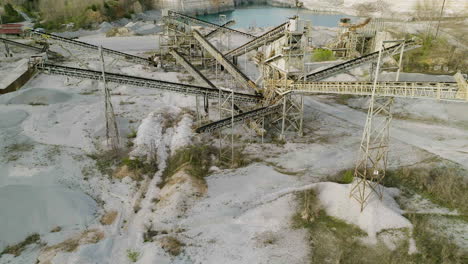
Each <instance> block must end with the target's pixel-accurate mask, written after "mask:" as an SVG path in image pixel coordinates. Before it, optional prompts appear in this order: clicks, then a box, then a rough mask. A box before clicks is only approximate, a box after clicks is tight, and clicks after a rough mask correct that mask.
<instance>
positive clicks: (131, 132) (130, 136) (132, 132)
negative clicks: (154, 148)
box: [127, 129, 137, 138]
mask: <svg viewBox="0 0 468 264" xmlns="http://www.w3.org/2000/svg"><path fill="white" fill-rule="evenodd" d="M136 136H137V131H136V130H135V129H132V131H130V134H128V135H127V138H136Z"/></svg>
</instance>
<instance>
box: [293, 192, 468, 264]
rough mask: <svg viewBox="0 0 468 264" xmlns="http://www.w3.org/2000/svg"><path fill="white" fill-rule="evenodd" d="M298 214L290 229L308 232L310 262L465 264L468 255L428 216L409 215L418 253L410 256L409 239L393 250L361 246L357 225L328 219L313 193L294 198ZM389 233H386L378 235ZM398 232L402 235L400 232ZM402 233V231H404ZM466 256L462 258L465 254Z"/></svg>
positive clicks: (379, 245)
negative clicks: (436, 229)
mask: <svg viewBox="0 0 468 264" xmlns="http://www.w3.org/2000/svg"><path fill="white" fill-rule="evenodd" d="M297 198H298V202H299V203H298V204H299V207H298V212H297V213H296V214H295V215H294V216H293V219H292V225H293V228H302V229H305V230H307V231H308V232H309V239H310V240H309V241H310V247H311V254H310V263H343V264H346V263H350V264H351V263H360V264H361V263H363V264H367V263H369V264H373V263H389V264H390V263H431V264H436V263H464V262H463V261H464V260H466V257H467V255H466V254H465V253H463V251H462V250H461V249H460V248H459V247H457V246H456V245H455V244H454V243H452V242H451V241H449V240H448V239H447V238H445V237H443V236H441V235H440V234H439V233H436V232H434V231H433V230H435V228H434V226H431V224H430V223H429V222H428V221H427V218H426V217H427V216H422V215H409V216H407V217H408V219H409V220H410V221H411V223H412V224H413V226H414V229H413V232H412V233H413V238H414V240H415V241H416V247H417V249H418V252H417V253H414V254H409V253H408V250H409V240H406V239H401V240H399V242H398V243H396V244H395V246H396V248H395V249H394V250H391V249H389V248H388V247H387V246H386V245H385V244H384V243H383V242H381V241H379V242H378V243H377V244H376V245H368V244H363V243H362V242H361V241H360V239H362V238H365V237H366V236H367V234H366V233H365V232H364V231H362V230H361V229H359V228H358V227H357V226H354V225H350V224H348V223H345V222H343V221H342V220H339V219H336V218H334V217H331V216H328V215H327V214H326V212H325V211H324V210H323V209H321V208H320V204H319V201H318V199H317V198H316V196H315V194H314V192H313V191H310V190H309V191H305V192H302V193H299V194H298V195H297ZM389 232H390V233H391V232H392V230H386V231H383V232H380V233H379V237H380V236H381V235H383V234H384V233H389ZM400 233H401V232H400ZM403 234H405V232H403ZM464 254H465V255H464Z"/></svg>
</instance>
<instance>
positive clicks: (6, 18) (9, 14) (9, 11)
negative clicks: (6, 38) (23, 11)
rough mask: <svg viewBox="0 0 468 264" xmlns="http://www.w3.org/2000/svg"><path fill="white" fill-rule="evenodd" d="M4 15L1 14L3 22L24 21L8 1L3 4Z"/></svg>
mask: <svg viewBox="0 0 468 264" xmlns="http://www.w3.org/2000/svg"><path fill="white" fill-rule="evenodd" d="M3 10H4V15H3V16H2V22H3V23H14V22H20V21H24V19H23V17H22V16H21V15H20V14H19V13H18V12H17V11H16V10H15V9H14V8H13V6H12V5H11V4H10V3H8V4H5V5H4V6H3Z"/></svg>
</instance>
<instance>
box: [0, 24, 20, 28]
mask: <svg viewBox="0 0 468 264" xmlns="http://www.w3.org/2000/svg"><path fill="white" fill-rule="evenodd" d="M21 27H23V25H22V24H2V25H0V28H21Z"/></svg>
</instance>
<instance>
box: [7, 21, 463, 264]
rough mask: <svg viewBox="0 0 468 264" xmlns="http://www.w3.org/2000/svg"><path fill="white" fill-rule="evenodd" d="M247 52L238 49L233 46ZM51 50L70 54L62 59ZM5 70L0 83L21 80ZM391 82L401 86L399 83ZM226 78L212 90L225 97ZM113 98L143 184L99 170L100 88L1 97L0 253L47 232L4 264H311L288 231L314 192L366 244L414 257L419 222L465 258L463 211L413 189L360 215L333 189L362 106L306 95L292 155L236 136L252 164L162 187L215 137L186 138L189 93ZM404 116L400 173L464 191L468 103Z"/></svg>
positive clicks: (320, 34) (343, 190)
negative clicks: (445, 180) (150, 161)
mask: <svg viewBox="0 0 468 264" xmlns="http://www.w3.org/2000/svg"><path fill="white" fill-rule="evenodd" d="M263 30H264V29H263ZM261 31H262V30H258V32H256V33H257V34H259V33H260V32H261ZM334 32H336V31H335V30H334V29H329V28H317V29H316V33H315V34H316V37H315V38H314V39H320V41H326V40H327V39H330V38H331V37H333V36H334V34H335V33H334ZM80 40H82V41H85V42H89V43H93V44H96V43H100V44H102V45H103V46H104V47H108V48H111V49H116V50H119V51H123V52H128V53H132V54H137V55H141V56H145V55H146V54H147V53H148V52H150V51H154V50H156V49H157V43H158V41H157V36H154V35H149V36H127V37H115V38H106V37H105V36H104V33H102V32H94V33H93V34H87V36H84V37H82V38H81V39H80ZM245 41H246V40H245V39H242V38H241V37H233V43H234V44H233V45H240V44H242V43H243V42H245ZM215 43H216V41H215ZM53 50H55V51H57V52H61V53H62V54H64V55H67V56H68V53H67V51H65V50H64V49H63V48H61V47H56V46H54V47H53ZM29 55H30V54H27V53H23V54H22V55H20V56H16V57H15V58H21V57H25V58H27V57H28V56H29ZM4 62H6V61H2V63H1V64H0V65H1V66H0V67H1V68H0V71H1V72H2V73H4V72H6V71H7V70H8V69H9V68H11V65H10V64H9V63H4ZM10 63H14V61H13V62H10ZM62 64H63V65H68V66H73V67H82V68H89V69H95V70H99V69H100V65H99V61H98V57H97V54H90V53H88V52H82V51H76V50H73V57H71V58H69V59H68V60H66V61H64V62H63V63H62ZM106 64H107V65H106V68H107V70H108V71H111V72H118V73H124V74H128V75H135V76H142V77H149V78H154V79H159V80H166V81H173V82H180V80H181V79H184V78H183V77H186V74H183V73H180V72H164V71H162V70H160V69H156V68H153V67H149V66H143V65H135V64H131V63H127V62H124V61H116V60H113V59H110V58H109V59H106ZM239 65H240V66H241V68H242V69H243V70H244V72H247V73H248V74H249V77H251V78H252V79H255V77H258V73H257V72H256V71H255V70H252V69H253V65H252V63H251V62H250V61H248V62H247V63H245V58H244V57H241V58H240V60H239ZM245 67H247V70H245V69H244V68H245ZM365 72H366V67H363V68H362V69H356V70H354V71H352V72H351V73H349V74H341V75H338V76H335V77H333V80H344V81H347V80H360V79H362V78H364V76H365V75H366V74H365ZM179 77H182V78H179ZM211 77H213V76H211ZM382 78H383V79H385V78H388V79H392V78H393V73H383V75H382ZM222 79H223V76H220V78H219V80H217V81H215V84H218V85H225V84H224V83H223V82H222ZM415 79H416V80H434V81H436V80H441V81H444V80H445V81H447V80H448V81H451V80H453V79H452V77H451V76H429V75H424V74H403V75H402V80H415ZM110 88H111V90H112V103H113V105H114V109H115V113H116V117H117V123H118V127H119V129H120V133H121V137H122V140H123V141H124V142H123V144H124V145H126V146H127V147H128V149H129V151H131V152H130V154H129V155H130V156H134V157H139V156H141V155H142V154H145V153H147V152H148V151H150V150H151V151H154V154H155V156H156V157H157V158H156V160H157V163H158V164H157V166H158V170H156V171H154V172H152V173H150V174H149V173H147V174H145V175H142V176H141V177H136V178H135V179H134V178H133V177H125V176H127V175H128V176H132V173H131V172H123V176H124V177H119V176H116V173H115V172H113V171H112V169H114V170H117V169H121V166H120V164H118V165H117V166H114V167H112V168H111V170H110V172H109V171H106V170H102V167H103V166H100V165H102V163H100V161H101V159H104V158H103V156H105V153H106V152H105V149H106V144H105V121H104V120H105V119H104V112H103V95H102V87H101V85H100V84H99V83H98V82H96V81H89V80H79V79H73V78H71V79H69V78H65V77H62V76H50V75H46V74H39V75H37V76H36V77H35V78H34V79H32V80H31V81H30V82H28V83H27V84H26V85H25V87H23V88H22V89H21V90H19V91H17V92H14V93H10V94H6V95H2V96H0V138H1V139H2V140H0V150H1V152H0V153H1V155H0V208H2V209H1V214H0V223H1V224H0V234H1V235H0V251H2V250H4V249H5V248H6V247H7V245H15V244H18V243H21V242H22V241H24V240H25V238H26V237H28V236H29V235H31V234H34V233H38V234H39V235H40V241H36V240H35V241H34V242H33V243H29V244H27V245H25V246H24V248H23V251H22V252H20V254H19V255H18V256H15V255H14V254H3V255H1V256H0V263H36V260H39V262H38V263H132V262H135V263H158V264H160V263H161V264H162V263H213V264H214V263H308V262H310V259H311V256H313V255H314V254H315V253H316V251H315V249H314V247H311V242H310V241H311V239H312V238H311V236H313V234H310V233H309V232H308V231H307V230H308V229H307V227H306V226H300V227H297V226H295V223H296V222H297V221H295V220H294V219H295V216H297V214H298V212H301V211H302V207H303V204H302V203H303V202H302V200H301V199H300V198H298V197H300V196H298V194H300V193H302V191H304V190H314V192H315V194H316V195H317V199H318V200H319V201H320V204H321V208H322V210H324V211H325V212H326V213H327V215H330V216H333V217H335V218H336V219H341V220H342V221H344V222H346V223H347V224H352V225H354V226H357V227H359V228H360V229H361V230H362V232H364V235H362V236H361V237H359V238H356V240H359V241H360V243H363V244H366V245H371V246H376V245H381V244H383V245H384V246H385V247H386V248H388V249H389V250H395V248H397V247H398V246H397V245H399V241H400V240H401V241H406V242H407V243H408V245H407V247H406V251H407V252H409V253H415V252H417V251H418V244H417V243H415V242H414V238H413V237H414V236H415V235H413V234H411V230H413V224H412V222H411V221H410V220H408V219H409V218H408V217H407V215H406V214H407V213H412V214H416V215H418V214H420V215H426V216H427V215H428V216H429V219H430V221H433V222H434V223H433V224H434V226H435V227H437V228H438V229H437V230H438V231H436V232H438V235H439V236H442V237H445V238H448V239H451V241H452V242H454V243H455V244H456V245H457V246H458V247H460V248H463V249H464V250H465V252H466V250H467V248H468V244H467V241H468V234H467V230H468V224H467V221H466V215H464V214H465V213H466V212H461V211H460V209H459V208H451V207H449V206H446V205H441V204H438V203H437V202H434V201H437V199H435V200H434V199H431V197H428V196H424V195H420V194H418V193H417V192H416V193H411V195H405V196H400V197H399V196H398V193H399V191H398V189H396V188H388V189H386V190H385V195H384V199H383V200H382V201H380V200H379V199H376V198H375V197H374V198H372V199H371V203H370V204H369V208H368V210H367V211H365V212H366V213H364V214H359V213H356V212H358V209H357V208H356V206H357V205H356V203H355V202H353V201H352V200H349V199H348V198H347V197H348V196H347V195H348V193H349V188H350V186H349V185H347V184H337V183H333V182H331V181H336V179H337V178H336V177H337V175H338V174H339V173H340V172H341V171H343V170H347V169H350V168H353V166H354V164H355V160H356V155H357V150H358V148H359V143H360V139H361V135H362V130H363V125H364V122H365V117H366V112H365V111H366V105H367V98H359V97H352V98H348V97H347V98H343V97H340V96H324V95H317V96H310V97H307V98H306V99H305V114H304V125H305V129H304V131H305V134H304V136H303V137H298V136H297V135H295V134H293V133H291V134H288V135H287V140H286V142H285V143H284V142H280V141H278V140H275V138H271V137H267V138H266V142H265V143H264V144H262V143H260V139H259V138H258V137H256V136H254V135H251V134H249V133H246V132H245V131H244V130H242V128H240V127H239V128H238V129H237V134H238V135H237V139H236V142H237V145H243V146H244V147H245V148H244V149H243V154H242V155H245V157H246V158H245V159H246V160H247V162H246V163H247V164H248V165H247V166H244V167H242V168H236V169H223V168H219V167H216V166H213V167H211V168H210V173H209V175H208V176H207V177H205V178H204V179H202V180H201V179H198V178H194V177H192V176H191V175H189V174H188V173H186V172H185V171H184V170H180V171H178V172H176V173H175V174H174V175H173V176H172V177H171V178H170V180H169V181H166V182H165V184H164V186H161V184H160V183H161V182H162V181H163V177H164V175H163V171H164V169H165V168H166V167H167V166H168V164H167V160H168V158H169V157H170V156H171V155H173V154H175V153H176V152H177V150H180V149H184V147H186V146H190V145H194V144H200V143H201V144H205V145H210V144H214V145H216V144H217V143H215V138H214V137H213V136H212V135H196V134H194V132H193V131H192V128H193V127H194V126H195V124H194V123H195V122H196V121H195V120H194V117H193V111H194V108H195V100H194V98H193V97H191V96H184V95H179V94H173V93H167V92H160V91H157V90H152V89H146V88H137V87H131V86H123V85H114V84H110ZM211 110H212V111H213V112H212V113H211V115H210V116H211V117H212V119H216V117H217V114H216V113H215V112H214V111H215V110H214V107H212V108H211ZM394 113H395V118H394V120H393V122H392V129H391V132H390V133H391V142H390V154H389V167H390V169H392V170H396V169H399V168H419V167H423V168H433V167H439V166H446V167H454V168H457V170H459V171H460V174H461V175H462V176H463V177H464V179H465V180H466V179H467V177H468V174H467V173H466V171H467V170H468V125H467V124H468V114H467V113H468V105H467V104H460V103H452V102H437V101H428V100H415V99H396V102H395V106H394ZM168 120H169V121H170V122H169V121H168ZM168 124H169V125H168ZM127 142H132V143H127ZM395 199H396V201H395ZM389 230H390V231H391V230H394V231H395V233H392V232H388V231H389ZM401 230H410V231H409V233H410V234H409V235H405V234H406V233H405V232H406V231H404V232H403V233H404V234H403V235H402V234H400V233H398V232H399V231H401ZM317 252H318V251H317Z"/></svg>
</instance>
